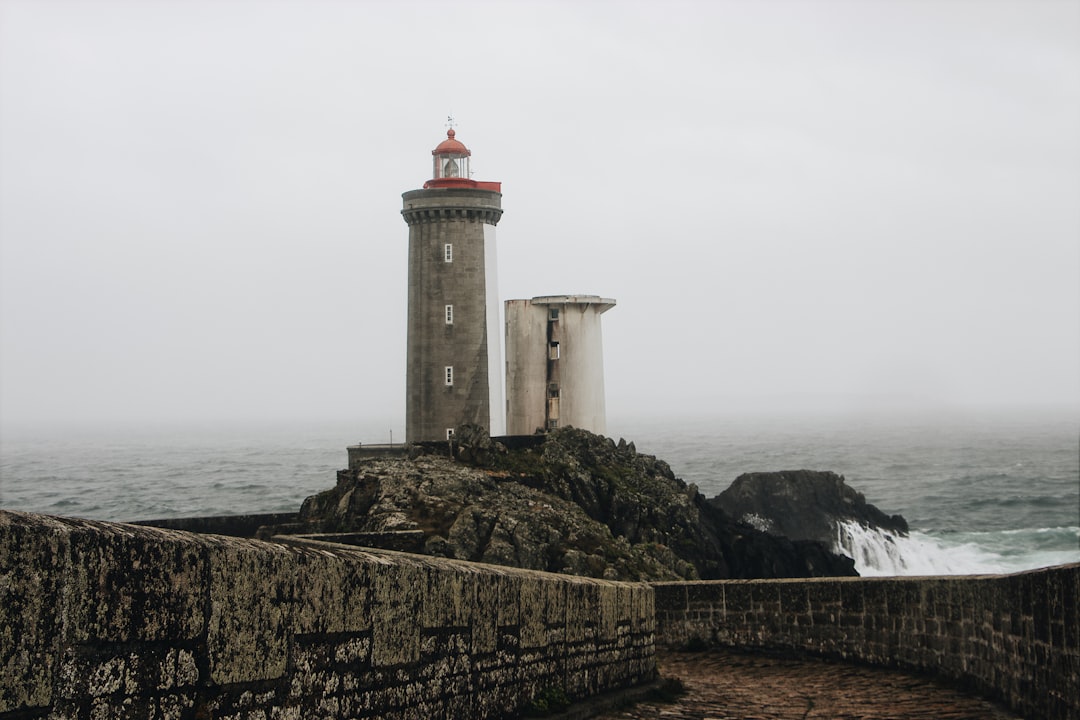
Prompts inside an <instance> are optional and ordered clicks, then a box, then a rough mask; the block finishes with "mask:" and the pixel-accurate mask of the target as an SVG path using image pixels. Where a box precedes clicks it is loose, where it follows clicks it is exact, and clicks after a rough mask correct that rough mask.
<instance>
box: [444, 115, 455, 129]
mask: <svg viewBox="0 0 1080 720" xmlns="http://www.w3.org/2000/svg"><path fill="white" fill-rule="evenodd" d="M446 127H448V128H450V129H451V130H453V129H454V115H453V113H451V114H449V115H447V116H446Z"/></svg>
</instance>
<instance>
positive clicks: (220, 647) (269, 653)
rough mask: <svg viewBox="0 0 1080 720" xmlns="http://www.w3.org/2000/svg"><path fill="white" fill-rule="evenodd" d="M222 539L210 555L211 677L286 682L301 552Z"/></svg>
mask: <svg viewBox="0 0 1080 720" xmlns="http://www.w3.org/2000/svg"><path fill="white" fill-rule="evenodd" d="M216 540H218V541H217V542H216V543H215V544H214V545H212V546H211V548H210V552H209V565H210V623H209V628H208V634H207V641H206V642H207V650H208V653H209V656H210V677H211V679H212V680H213V681H214V682H215V683H218V684H220V685H228V684H231V683H239V682H250V681H255V680H269V679H271V678H277V677H281V675H282V674H283V673H284V672H285V661H286V647H287V641H288V631H289V629H290V627H291V623H290V620H291V618H290V613H291V611H292V606H293V604H294V603H295V601H296V559H295V557H294V552H295V551H291V550H290V549H288V548H286V547H285V546H282V545H274V544H271V543H262V542H256V541H246V540H238V539H235V538H230V539H228V540H224V539H216Z"/></svg>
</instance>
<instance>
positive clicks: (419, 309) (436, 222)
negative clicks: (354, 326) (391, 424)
mask: <svg viewBox="0 0 1080 720" xmlns="http://www.w3.org/2000/svg"><path fill="white" fill-rule="evenodd" d="M402 198H403V200H404V209H403V210H402V211H401V213H402V215H403V216H404V218H405V222H406V223H408V225H409V319H408V354H407V371H406V407H405V440H406V442H420V441H430V440H445V439H446V431H447V429H448V428H456V427H458V426H459V425H461V424H463V423H476V424H478V425H482V426H484V427H486V428H488V429H489V430H491V431H492V432H493V433H497V432H498V431H500V430H502V426H503V416H502V381H501V377H502V375H501V373H502V368H501V362H502V361H501V352H500V346H501V343H500V342H499V337H498V334H497V332H496V333H494V338H489V334H490V333H489V327H490V325H491V323H492V322H494V323H495V325H494V327H496V328H497V327H498V317H497V316H498V310H499V306H498V300H497V286H496V275H495V270H496V269H495V264H494V252H495V225H496V224H497V223H498V222H499V218H500V216H501V215H502V208H501V200H502V194H501V193H498V192H494V191H491V190H481V189H476V188H431V189H426V190H412V191H410V192H407V193H405V194H404V195H402ZM447 244H449V245H451V246H452V259H451V260H450V261H449V262H448V261H447V260H446V245H447ZM489 258H490V260H491V261H490V262H489V261H488V260H489ZM493 298H494V308H495V309H494V315H495V316H496V317H494V318H491V317H490V316H491V315H492V314H493V313H492V311H491V310H490V309H489V308H490V306H491V305H492V304H493V303H492V299H493ZM447 305H452V306H453V322H452V323H447V321H446V306H447ZM489 340H490V342H489ZM447 367H452V368H453V384H452V385H447V384H446V368H447ZM493 374H494V376H495V377H497V378H498V382H496V383H492V375H493ZM493 384H494V386H495V387H494V388H493V387H492V385H493ZM493 399H494V401H495V402H497V403H498V405H497V407H498V414H497V415H496V416H495V417H496V419H497V422H496V423H495V427H493V423H492V412H491V405H492V402H493Z"/></svg>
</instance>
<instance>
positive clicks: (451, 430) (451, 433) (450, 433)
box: [446, 428, 454, 440]
mask: <svg viewBox="0 0 1080 720" xmlns="http://www.w3.org/2000/svg"><path fill="white" fill-rule="evenodd" d="M446 439H447V440H453V439H454V428H446Z"/></svg>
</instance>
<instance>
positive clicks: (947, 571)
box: [833, 522, 1022, 577]
mask: <svg viewBox="0 0 1080 720" xmlns="http://www.w3.org/2000/svg"><path fill="white" fill-rule="evenodd" d="M833 550H834V552H839V553H843V554H844V555H847V556H848V557H850V558H852V559H853V560H854V561H855V569H856V570H858V571H859V574H860V575H862V576H864V577H871V576H888V575H978V574H983V573H1002V572H1013V571H1015V570H1019V569H1022V568H1019V567H1016V566H1015V563H1012V562H1009V561H1008V560H1006V559H1005V558H1004V557H1003V556H1001V555H999V554H996V553H994V552H992V551H989V550H987V549H986V548H984V547H980V546H979V545H978V544H977V543H974V542H963V541H960V542H946V541H944V540H942V539H941V538H936V537H931V536H929V535H924V534H923V533H920V532H917V531H916V532H912V533H911V534H910V535H906V536H905V535H898V534H895V533H891V532H887V531H885V530H881V529H879V528H868V527H864V526H863V525H860V524H858V523H855V522H841V523H838V524H837V533H836V541H835V543H834V547H833Z"/></svg>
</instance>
